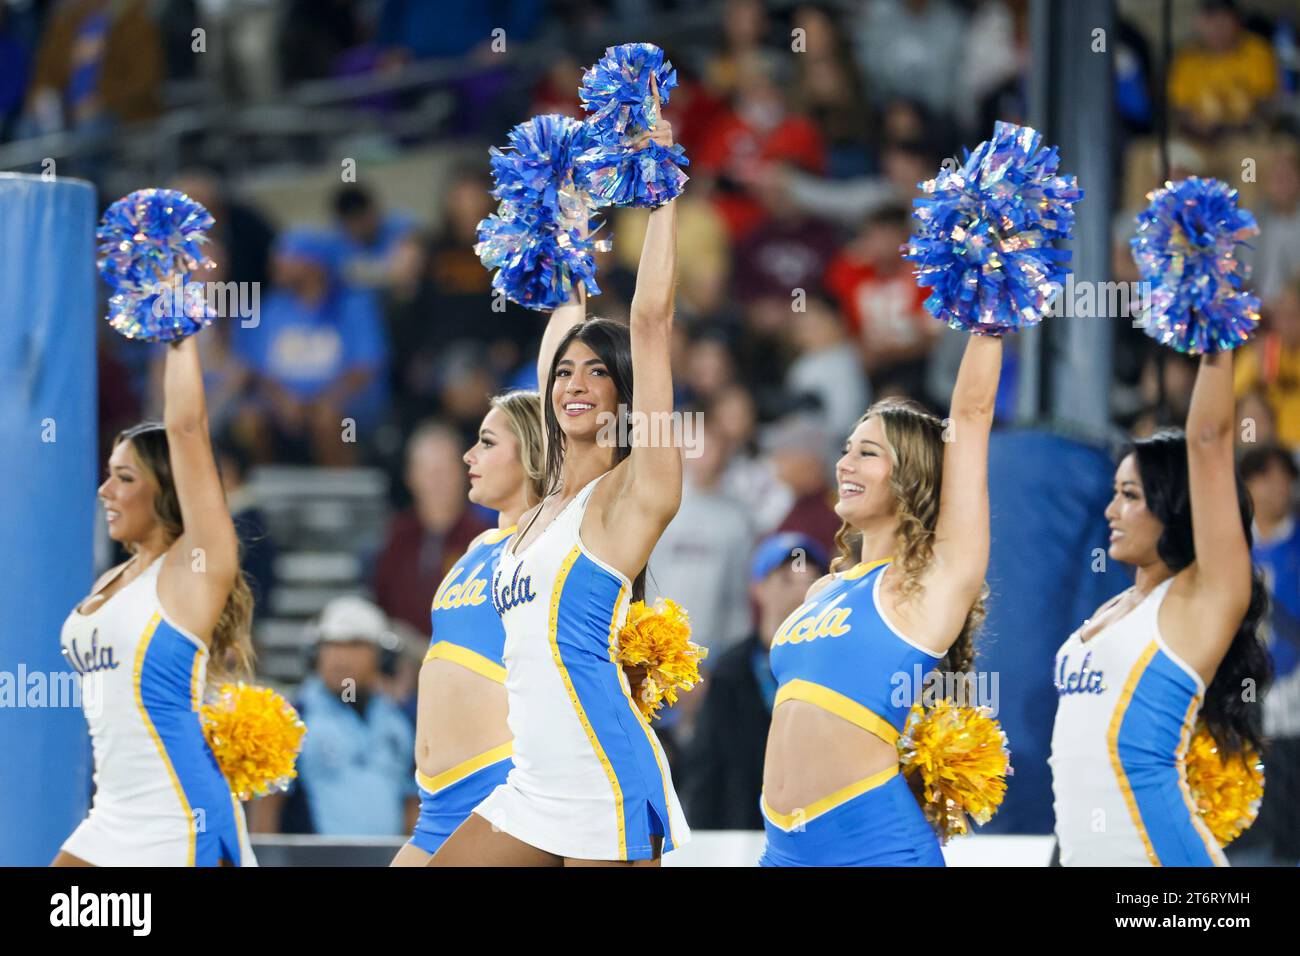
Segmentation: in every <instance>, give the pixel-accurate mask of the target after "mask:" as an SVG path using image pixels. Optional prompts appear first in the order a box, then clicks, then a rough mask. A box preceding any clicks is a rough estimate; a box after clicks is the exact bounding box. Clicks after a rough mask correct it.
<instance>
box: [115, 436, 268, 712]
mask: <svg viewBox="0 0 1300 956" xmlns="http://www.w3.org/2000/svg"><path fill="white" fill-rule="evenodd" d="M122 442H130V443H131V450H132V451H134V452H135V457H136V458H137V459H138V460H139V462H140V465H141V467H143V468H144V469H145V471H147V472H148V473H149V474H150V475H152V476H153V479H154V481H155V482H156V483H157V485H158V493H157V494H155V495H154V499H153V512H154V517H155V518H156V519H157V521H158V523H159V524H161V525H162V526H163V529H164V530H165V531H166V532H167V544H168V546H169V547H170V545H171V543H172V542H174V541H175V540H176V539H177V538H179V537H180V536H181V534H182V533H183V532H184V531H185V522H184V521H183V520H182V519H181V499H180V496H179V495H177V493H176V483H175V481H174V480H173V478H172V463H171V448H170V446H169V445H168V443H167V429H166V428H164V427H163V426H162V425H160V424H158V423H157V422H144V423H142V424H139V425H135V426H134V427H132V428H128V429H126V430H125V431H122V432H119V433H118V436H117V437H116V438H115V439H114V440H113V447H114V448H116V447H117V446H118V445H120V444H121V443H122ZM130 550H134V549H130ZM252 620H253V592H252V591H251V590H250V589H249V587H248V579H247V578H246V577H245V576H244V572H243V571H242V570H240V571H239V572H238V573H237V574H236V575H235V584H234V587H232V588H231V590H230V594H229V596H228V597H227V598H226V604H225V607H223V608H222V609H221V617H220V618H218V620H217V626H216V627H215V628H214V629H213V631H212V646H211V647H210V648H209V649H208V651H209V655H208V678H207V682H208V685H209V686H211V687H215V686H217V685H219V684H220V683H222V682H224V681H226V680H236V679H239V678H244V677H250V676H251V675H252V673H253V658H254V654H253V641H252V634H251V629H252Z"/></svg>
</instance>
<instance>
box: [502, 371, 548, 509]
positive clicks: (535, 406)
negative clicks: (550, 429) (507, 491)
mask: <svg viewBox="0 0 1300 956" xmlns="http://www.w3.org/2000/svg"><path fill="white" fill-rule="evenodd" d="M492 407H493V408H495V409H496V410H497V411H499V412H500V413H501V414H502V415H504V416H505V417H506V421H507V422H508V423H509V425H510V434H512V435H514V436H515V441H516V442H518V444H519V464H520V465H522V466H523V469H524V475H525V477H527V479H528V490H529V491H530V492H531V498H532V500H533V501H541V500H542V499H543V498H545V497H546V459H545V457H544V455H543V453H542V399H541V396H540V395H539V394H538V393H537V392H533V391H528V390H527V389H517V390H515V391H510V392H502V393H501V394H500V395H494V396H493V397H492Z"/></svg>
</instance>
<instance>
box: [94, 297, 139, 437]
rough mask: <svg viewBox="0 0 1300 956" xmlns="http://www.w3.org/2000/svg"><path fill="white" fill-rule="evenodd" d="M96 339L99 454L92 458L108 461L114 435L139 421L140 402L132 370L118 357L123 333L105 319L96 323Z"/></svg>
mask: <svg viewBox="0 0 1300 956" xmlns="http://www.w3.org/2000/svg"><path fill="white" fill-rule="evenodd" d="M95 342H96V348H95V359H96V374H95V390H96V401H95V408H96V410H97V411H98V413H99V418H98V425H99V455H98V456H97V457H96V458H95V460H96V461H107V460H108V456H109V455H110V454H112V451H113V439H114V437H116V435H117V433H118V432H120V431H122V430H123V429H125V428H130V427H131V426H132V425H134V424H136V423H137V422H139V421H140V419H141V417H142V413H143V404H142V402H141V401H140V394H139V392H138V391H137V383H136V382H135V381H133V380H132V375H131V370H130V369H129V368H128V367H127V366H126V364H125V363H124V362H123V361H122V359H121V358H120V355H121V349H122V344H123V342H124V340H123V338H122V336H120V335H118V334H117V333H116V332H114V331H113V328H112V326H110V325H109V324H108V323H107V322H97V323H96V329H95Z"/></svg>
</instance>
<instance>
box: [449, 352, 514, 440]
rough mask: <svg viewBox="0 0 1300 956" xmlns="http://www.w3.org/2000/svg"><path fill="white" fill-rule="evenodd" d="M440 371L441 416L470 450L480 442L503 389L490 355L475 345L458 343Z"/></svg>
mask: <svg viewBox="0 0 1300 956" xmlns="http://www.w3.org/2000/svg"><path fill="white" fill-rule="evenodd" d="M437 371H438V375H437V377H438V408H439V412H440V416H441V417H442V419H443V420H444V421H446V423H447V424H448V425H450V426H451V427H452V428H454V429H455V430H456V432H457V434H459V435H460V439H461V444H462V446H463V447H466V448H468V447H469V446H470V445H472V444H474V442H476V441H478V427H479V423H480V422H482V421H483V416H484V415H486V414H487V413H488V409H489V407H490V401H489V400H490V398H491V396H492V395H493V394H494V393H496V392H497V391H498V390H499V389H498V387H497V380H496V377H495V375H494V374H493V369H492V365H491V364H490V363H489V362H488V359H487V352H486V351H485V350H484V349H483V348H482V346H480V345H477V344H476V343H474V342H459V343H456V344H454V345H453V346H452V347H451V348H449V349H446V350H445V352H444V353H443V355H442V358H441V359H440V361H439V362H438V370H437Z"/></svg>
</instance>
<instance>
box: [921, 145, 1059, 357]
mask: <svg viewBox="0 0 1300 956" xmlns="http://www.w3.org/2000/svg"><path fill="white" fill-rule="evenodd" d="M1041 140H1042V137H1041V136H1040V134H1039V133H1038V132H1037V131H1035V130H1033V129H1030V128H1029V127H1027V126H1016V125H1014V124H1012V123H1002V122H999V123H997V124H996V125H995V126H994V128H993V138H992V139H989V140H986V141H985V142H983V143H980V144H979V146H977V147H975V151H974V152H973V153H972V152H968V153H966V156H965V161H964V162H963V163H962V165H961V167H960V168H956V169H949V168H947V167H945V168H944V169H942V170H940V172H939V175H938V176H937V177H935V178H934V179H932V180H930V181H928V182H925V183H922V184H921V189H922V191H923V192H925V193H926V195H925V196H923V197H922V198H920V199H915V200H913V203H912V205H913V207H914V208H913V210H912V216H913V218H914V219H916V220H917V221H918V223H919V226H918V227H917V230H916V233H915V234H914V235H913V236H912V238H911V241H910V242H909V243H908V244H907V246H906V252H905V253H904V256H903V258H905V259H908V260H910V261H912V262H914V263H916V264H917V269H916V277H917V280H916V281H917V283H918V284H919V285H921V286H923V287H928V288H929V289H930V290H931V291H930V295H929V297H928V298H927V299H926V300H925V308H926V310H927V311H929V313H930V314H931V315H933V316H934V317H935V318H937V319H940V320H942V321H944V322H946V323H948V325H950V326H951V327H952V328H954V329H961V330H964V331H969V332H976V333H979V334H984V335H1000V334H1002V333H1004V332H1009V331H1013V330H1016V329H1020V328H1023V327H1025V326H1030V325H1036V324H1037V323H1038V322H1040V321H1041V320H1042V318H1043V316H1044V315H1045V314H1046V313H1047V311H1048V310H1049V309H1050V308H1051V305H1052V300H1053V299H1054V298H1055V296H1056V295H1058V294H1059V293H1060V291H1061V288H1062V287H1063V286H1064V284H1065V278H1066V276H1067V275H1068V274H1069V271H1070V270H1069V268H1068V267H1067V266H1065V265H1064V263H1066V262H1068V261H1069V259H1070V253H1069V251H1068V250H1062V249H1055V248H1053V247H1052V245H1051V243H1053V242H1054V241H1056V240H1058V239H1068V238H1070V229H1071V227H1072V226H1073V224H1074V209H1073V206H1074V204H1075V203H1076V202H1078V201H1079V200H1080V199H1082V198H1083V192H1082V190H1080V189H1079V187H1078V183H1077V181H1076V180H1075V177H1074V176H1060V175H1057V171H1056V170H1057V165H1058V162H1059V159H1058V157H1057V154H1056V149H1055V147H1052V148H1044V147H1041V146H1040V142H1041Z"/></svg>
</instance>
